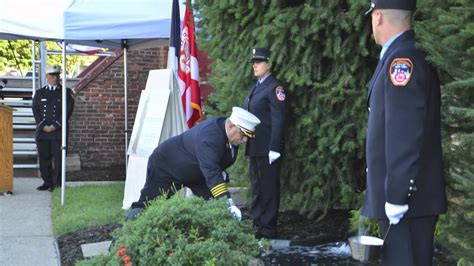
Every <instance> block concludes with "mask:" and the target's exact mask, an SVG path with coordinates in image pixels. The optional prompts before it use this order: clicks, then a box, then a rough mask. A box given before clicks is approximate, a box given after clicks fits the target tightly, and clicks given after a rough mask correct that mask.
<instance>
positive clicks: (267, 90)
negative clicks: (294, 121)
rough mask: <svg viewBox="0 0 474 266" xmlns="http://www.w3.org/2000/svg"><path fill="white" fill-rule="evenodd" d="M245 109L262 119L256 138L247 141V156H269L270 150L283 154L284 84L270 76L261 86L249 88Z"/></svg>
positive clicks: (256, 131)
mask: <svg viewBox="0 0 474 266" xmlns="http://www.w3.org/2000/svg"><path fill="white" fill-rule="evenodd" d="M244 109H246V110H248V111H249V112H251V113H252V114H254V115H255V116H257V117H258V119H260V121H261V123H260V125H258V126H257V128H256V130H255V138H253V139H249V140H248V141H247V148H246V155H249V156H268V152H269V151H270V150H272V151H276V152H279V153H282V152H283V129H284V125H285V90H284V88H283V84H282V83H281V82H280V81H278V80H277V79H275V78H274V77H273V76H271V75H270V76H268V77H267V78H266V79H265V80H264V81H263V82H262V84H260V85H258V86H257V85H254V86H252V87H250V88H249V94H248V95H247V97H245V100H244Z"/></svg>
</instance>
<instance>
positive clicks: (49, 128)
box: [43, 126, 52, 133]
mask: <svg viewBox="0 0 474 266" xmlns="http://www.w3.org/2000/svg"><path fill="white" fill-rule="evenodd" d="M43 131H44V132H46V133H49V132H52V130H51V127H50V126H44V127H43Z"/></svg>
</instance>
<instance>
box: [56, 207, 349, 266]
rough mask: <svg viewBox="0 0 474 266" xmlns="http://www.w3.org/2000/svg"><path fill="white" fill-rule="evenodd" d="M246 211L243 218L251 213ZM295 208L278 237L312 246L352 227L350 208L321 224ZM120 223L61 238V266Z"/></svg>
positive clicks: (337, 237)
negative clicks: (295, 210) (82, 246)
mask: <svg viewBox="0 0 474 266" xmlns="http://www.w3.org/2000/svg"><path fill="white" fill-rule="evenodd" d="M243 211H244V218H248V217H249V215H248V213H247V211H246V210H243ZM315 219H316V218H314V219H308V218H307V217H306V216H305V215H300V214H298V213H297V212H294V211H286V212H281V213H280V215H279V218H278V223H279V229H280V231H279V238H280V239H292V240H301V241H303V240H304V242H306V243H311V244H312V245H316V244H323V243H328V242H333V241H340V240H344V239H346V237H347V234H348V233H347V232H348V228H349V212H348V211H347V210H330V211H328V213H327V214H326V216H325V217H324V218H323V219H321V220H320V221H319V222H318V223H315ZM118 227H120V225H119V224H110V225H104V226H98V227H94V228H90V229H88V230H85V231H79V232H74V233H71V234H67V235H62V236H59V237H58V239H57V240H58V246H59V252H60V254H61V263H62V265H74V263H75V262H76V261H79V260H83V259H84V257H83V256H82V251H81V245H82V244H88V243H95V242H101V241H106V240H111V239H112V237H111V233H112V231H113V230H115V229H116V228H118Z"/></svg>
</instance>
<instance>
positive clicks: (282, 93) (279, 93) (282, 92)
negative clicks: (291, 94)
mask: <svg viewBox="0 0 474 266" xmlns="http://www.w3.org/2000/svg"><path fill="white" fill-rule="evenodd" d="M275 95H276V97H277V99H278V100H279V101H281V102H282V101H284V100H285V98H286V97H285V89H284V88H283V86H277V87H276V88H275Z"/></svg>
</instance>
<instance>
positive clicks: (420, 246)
mask: <svg viewBox="0 0 474 266" xmlns="http://www.w3.org/2000/svg"><path fill="white" fill-rule="evenodd" d="M415 9H416V1H414V0H372V1H371V6H370V9H369V10H368V11H367V13H366V14H370V15H371V16H372V30H373V35H374V39H375V42H376V43H377V44H379V45H381V46H382V51H381V53H380V61H379V63H378V65H377V69H376V70H375V73H374V75H373V77H372V80H371V82H370V85H369V86H370V87H369V93H368V110H369V121H368V132H367V146H366V156H367V167H368V168H367V190H366V197H365V204H364V207H363V210H362V214H363V215H365V216H369V217H373V218H375V219H378V221H379V224H380V227H381V231H382V235H385V233H386V232H387V230H389V233H388V236H387V238H386V241H385V243H384V250H383V258H382V260H383V261H382V262H383V264H384V265H431V264H432V258H433V238H434V230H435V226H436V222H437V220H438V215H439V214H441V213H444V212H445V211H446V191H445V190H446V189H445V183H444V177H443V161H442V154H441V122H440V120H441V119H440V105H441V103H440V101H441V100H440V98H441V97H440V85H439V79H438V74H437V72H436V70H435V69H434V68H433V67H432V66H431V65H430V64H429V63H428V62H427V61H426V59H425V54H424V53H423V52H421V51H420V50H418V49H417V48H416V46H415V33H414V31H413V30H412V28H411V22H412V15H413V12H414V11H415ZM389 225H390V226H389Z"/></svg>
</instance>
